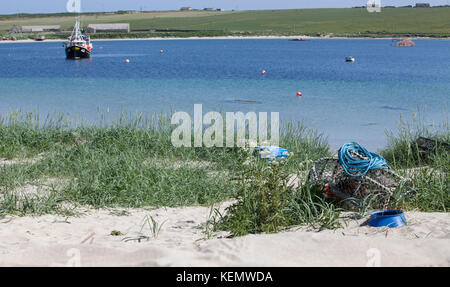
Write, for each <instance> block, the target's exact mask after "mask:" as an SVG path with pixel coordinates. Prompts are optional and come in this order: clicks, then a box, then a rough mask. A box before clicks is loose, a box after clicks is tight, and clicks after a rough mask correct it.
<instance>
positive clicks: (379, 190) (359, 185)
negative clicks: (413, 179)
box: [308, 158, 400, 206]
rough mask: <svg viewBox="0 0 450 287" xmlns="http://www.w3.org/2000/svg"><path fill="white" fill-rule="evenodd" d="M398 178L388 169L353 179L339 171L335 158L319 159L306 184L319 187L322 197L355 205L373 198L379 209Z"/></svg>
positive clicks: (385, 203) (314, 164) (374, 171)
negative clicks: (322, 193) (322, 192)
mask: <svg viewBox="0 0 450 287" xmlns="http://www.w3.org/2000/svg"><path fill="white" fill-rule="evenodd" d="M399 178H400V177H399V176H398V175H396V174H395V173H394V172H392V171H391V170H389V169H375V170H369V171H368V172H367V173H366V174H365V175H363V176H360V177H353V176H350V175H348V174H347V173H346V172H345V170H344V169H343V168H342V166H341V164H340V162H339V160H338V159H337V158H323V159H320V160H318V161H316V162H314V163H313V165H312V167H311V170H310V172H309V174H308V183H310V184H313V185H318V186H321V187H322V188H323V189H324V193H325V196H326V197H334V198H339V199H348V200H350V202H352V203H354V204H355V205H359V204H360V202H361V201H362V200H365V199H368V198H369V197H370V198H373V199H375V200H376V201H375V202H376V203H378V204H379V205H380V206H386V205H388V203H389V200H390V197H391V195H392V192H393V191H394V190H395V189H396V188H397V187H398V179H399Z"/></svg>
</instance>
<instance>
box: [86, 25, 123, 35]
mask: <svg viewBox="0 0 450 287" xmlns="http://www.w3.org/2000/svg"><path fill="white" fill-rule="evenodd" d="M87 32H88V33H109V32H117V33H130V24H128V23H118V24H89V25H88V27H87Z"/></svg>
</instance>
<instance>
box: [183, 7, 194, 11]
mask: <svg viewBox="0 0 450 287" xmlns="http://www.w3.org/2000/svg"><path fill="white" fill-rule="evenodd" d="M180 10H181V11H191V10H192V7H181V8H180Z"/></svg>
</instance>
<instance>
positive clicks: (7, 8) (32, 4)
mask: <svg viewBox="0 0 450 287" xmlns="http://www.w3.org/2000/svg"><path fill="white" fill-rule="evenodd" d="M81 1H82V4H81V5H82V11H83V12H96V11H117V10H141V9H142V10H176V9H179V8H180V7H182V6H191V7H193V8H199V9H201V8H205V7H212V8H223V9H226V10H231V9H235V10H250V9H291V8H340V7H352V6H363V5H365V3H366V2H367V0H81ZM1 2H2V3H1V4H0V14H11V13H19V12H20V13H54V12H65V11H66V10H65V9H66V3H67V0H2V1H1ZM416 2H427V3H430V4H431V5H446V4H448V3H449V0H417V1H409V0H381V5H382V6H386V5H395V6H403V5H414V4H415V3H416Z"/></svg>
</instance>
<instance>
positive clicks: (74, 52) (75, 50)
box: [66, 46, 91, 60]
mask: <svg viewBox="0 0 450 287" xmlns="http://www.w3.org/2000/svg"><path fill="white" fill-rule="evenodd" d="M90 57H91V51H89V50H88V49H87V48H84V47H80V46H67V47H66V58H67V59H73V60H76V59H87V58H90Z"/></svg>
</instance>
